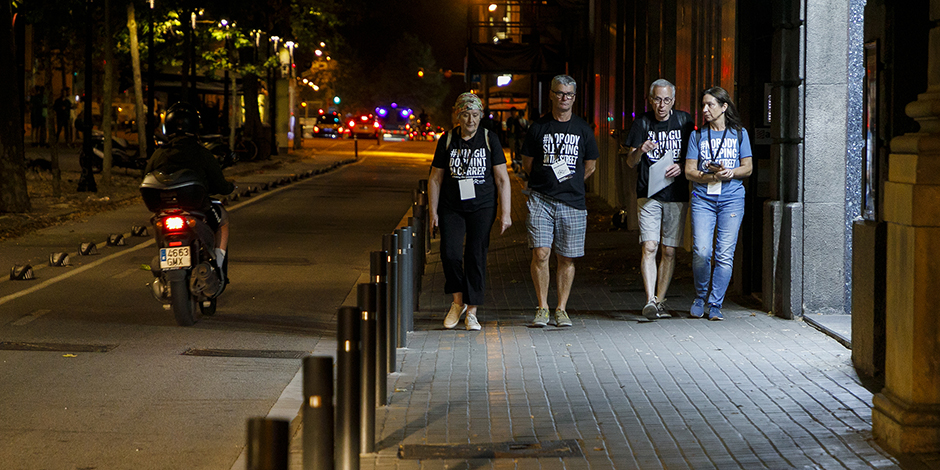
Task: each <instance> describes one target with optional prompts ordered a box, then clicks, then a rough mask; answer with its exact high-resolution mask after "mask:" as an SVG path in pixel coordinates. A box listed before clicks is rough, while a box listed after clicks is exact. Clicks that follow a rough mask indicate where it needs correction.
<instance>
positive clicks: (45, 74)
mask: <svg viewBox="0 0 940 470" xmlns="http://www.w3.org/2000/svg"><path fill="white" fill-rule="evenodd" d="M40 54H41V55H40V57H48V58H49V61H48V62H47V63H46V64H47V65H46V66H45V67H43V69H42V72H40V73H41V74H42V75H41V76H42V82H43V87H45V89H46V105H47V108H46V109H47V110H48V111H46V129H49V161H50V162H51V165H50V166H51V168H52V196H53V197H59V196H61V195H62V170H61V169H60V168H59V133H58V132H56V121H55V113H54V112H52V110H51V109H49V108H48V105H49V104H50V103H52V102H53V101H54V100H53V98H52V97H53V94H52V70H53V66H52V64H53V60H52V54H50V53H49V44H48V43H47V42H46V41H45V40H43V41H42V46H40ZM63 83H65V82H63Z"/></svg>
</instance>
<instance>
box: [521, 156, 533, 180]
mask: <svg viewBox="0 0 940 470" xmlns="http://www.w3.org/2000/svg"><path fill="white" fill-rule="evenodd" d="M532 160H533V158H532V157H530V156H528V155H523V156H522V169H523V170H525V173H526V174H527V175H531V174H532Z"/></svg>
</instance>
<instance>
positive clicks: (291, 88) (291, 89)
mask: <svg viewBox="0 0 940 470" xmlns="http://www.w3.org/2000/svg"><path fill="white" fill-rule="evenodd" d="M284 47H286V48H287V53H288V54H289V56H290V80H288V88H287V97H288V98H287V102H288V104H287V105H288V106H289V108H290V123H289V124H288V128H287V141H288V142H289V145H290V147H291V148H293V147H294V142H295V137H296V136H295V129H296V120H297V118H296V116H295V115H294V107H295V104H294V103H295V100H296V91H295V87H296V83H295V82H296V81H295V80H294V48H295V47H297V43H296V42H294V41H286V42H285V43H284Z"/></svg>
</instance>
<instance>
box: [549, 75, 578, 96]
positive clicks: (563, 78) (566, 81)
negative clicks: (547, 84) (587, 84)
mask: <svg viewBox="0 0 940 470" xmlns="http://www.w3.org/2000/svg"><path fill="white" fill-rule="evenodd" d="M555 85H563V86H568V85H571V86H573V87H574V90H573V91H574V92H577V91H578V82H576V81H574V79H573V78H571V76H570V75H555V78H553V79H552V85H551V87H552V89H553V90H554V89H555Z"/></svg>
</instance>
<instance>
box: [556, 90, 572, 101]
mask: <svg viewBox="0 0 940 470" xmlns="http://www.w3.org/2000/svg"><path fill="white" fill-rule="evenodd" d="M552 93H554V94H555V97H556V98H558V99H563V98H567V99H569V100H573V99H574V92H568V93H565V92H563V91H555V90H552Z"/></svg>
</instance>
